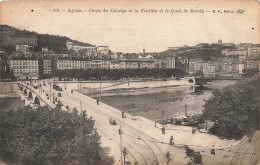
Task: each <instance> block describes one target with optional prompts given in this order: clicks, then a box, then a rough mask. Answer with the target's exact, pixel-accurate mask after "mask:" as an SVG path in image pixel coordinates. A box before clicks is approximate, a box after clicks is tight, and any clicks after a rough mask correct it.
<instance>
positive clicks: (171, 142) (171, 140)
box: [170, 136, 174, 146]
mask: <svg viewBox="0 0 260 165" xmlns="http://www.w3.org/2000/svg"><path fill="white" fill-rule="evenodd" d="M173 144H174V142H173V136H171V138H170V145H171V146H172V145H173Z"/></svg>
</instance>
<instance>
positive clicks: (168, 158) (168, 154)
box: [166, 151, 171, 163]
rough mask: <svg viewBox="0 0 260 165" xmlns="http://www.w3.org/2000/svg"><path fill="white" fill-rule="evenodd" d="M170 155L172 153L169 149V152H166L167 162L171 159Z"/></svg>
mask: <svg viewBox="0 0 260 165" xmlns="http://www.w3.org/2000/svg"><path fill="white" fill-rule="evenodd" d="M170 156H171V155H170V153H169V151H167V153H166V158H167V163H168V162H169V161H170V160H171V158H170Z"/></svg>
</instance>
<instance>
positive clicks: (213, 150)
mask: <svg viewBox="0 0 260 165" xmlns="http://www.w3.org/2000/svg"><path fill="white" fill-rule="evenodd" d="M212 147H213V148H212V149H211V152H210V153H211V154H212V155H215V149H214V145H212Z"/></svg>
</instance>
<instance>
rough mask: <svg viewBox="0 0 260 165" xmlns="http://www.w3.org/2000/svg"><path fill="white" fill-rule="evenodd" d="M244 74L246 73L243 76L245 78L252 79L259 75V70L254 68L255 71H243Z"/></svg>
mask: <svg viewBox="0 0 260 165" xmlns="http://www.w3.org/2000/svg"><path fill="white" fill-rule="evenodd" d="M242 72H243V73H244V74H243V75H242V76H243V77H246V78H251V77H253V76H255V75H257V74H258V72H259V70H258V69H257V68H254V69H243V71H242Z"/></svg>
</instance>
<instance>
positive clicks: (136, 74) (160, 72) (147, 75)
mask: <svg viewBox="0 0 260 165" xmlns="http://www.w3.org/2000/svg"><path fill="white" fill-rule="evenodd" d="M185 74H186V73H185V72H184V71H183V70H180V69H146V68H145V69H87V70H83V69H80V70H78V69H73V70H56V71H55V72H54V76H56V77H59V78H60V79H61V78H65V79H71V78H77V79H79V80H92V79H94V80H120V79H135V80H137V79H153V78H156V79H157V78H162V79H165V78H169V77H172V76H173V77H182V76H184V75H185Z"/></svg>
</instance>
